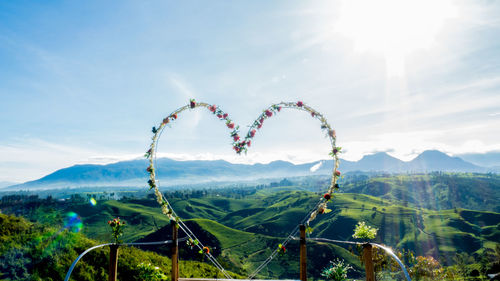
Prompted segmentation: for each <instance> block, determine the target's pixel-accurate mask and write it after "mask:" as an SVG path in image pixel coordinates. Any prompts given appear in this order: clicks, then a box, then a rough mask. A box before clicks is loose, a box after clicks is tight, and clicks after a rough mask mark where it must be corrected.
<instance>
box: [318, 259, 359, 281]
mask: <svg viewBox="0 0 500 281" xmlns="http://www.w3.org/2000/svg"><path fill="white" fill-rule="evenodd" d="M330 263H331V264H330V266H329V267H326V268H325V269H323V271H322V272H321V276H323V277H325V278H326V279H329V280H333V281H344V280H347V273H348V272H349V270H351V269H352V266H350V265H348V264H346V263H345V262H344V260H340V259H337V260H336V261H331V262H330Z"/></svg>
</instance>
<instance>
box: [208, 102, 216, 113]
mask: <svg viewBox="0 0 500 281" xmlns="http://www.w3.org/2000/svg"><path fill="white" fill-rule="evenodd" d="M208 109H209V110H210V111H212V112H214V113H215V110H216V109H217V106H216V105H215V104H214V105H211V106H209V107H208Z"/></svg>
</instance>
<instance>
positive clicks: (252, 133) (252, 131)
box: [250, 129, 257, 138]
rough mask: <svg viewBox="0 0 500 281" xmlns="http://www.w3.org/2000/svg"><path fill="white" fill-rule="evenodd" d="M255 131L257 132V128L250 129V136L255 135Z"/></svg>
mask: <svg viewBox="0 0 500 281" xmlns="http://www.w3.org/2000/svg"><path fill="white" fill-rule="evenodd" d="M255 132H257V131H256V130H255V129H253V130H251V131H250V137H252V138H253V137H255Z"/></svg>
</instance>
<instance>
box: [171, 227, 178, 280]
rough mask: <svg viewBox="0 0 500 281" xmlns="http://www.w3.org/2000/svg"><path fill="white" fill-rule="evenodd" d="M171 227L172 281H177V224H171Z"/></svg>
mask: <svg viewBox="0 0 500 281" xmlns="http://www.w3.org/2000/svg"><path fill="white" fill-rule="evenodd" d="M171 225H172V279H171V280H172V281H178V280H179V248H178V244H177V242H178V241H177V234H178V231H177V223H176V222H175V221H172V222H171Z"/></svg>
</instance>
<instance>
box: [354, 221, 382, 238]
mask: <svg viewBox="0 0 500 281" xmlns="http://www.w3.org/2000/svg"><path fill="white" fill-rule="evenodd" d="M377 230H378V229H376V228H374V227H371V226H369V225H366V223H365V222H364V221H361V222H358V224H357V225H356V228H354V234H353V235H352V237H354V238H358V239H374V238H375V236H377Z"/></svg>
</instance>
